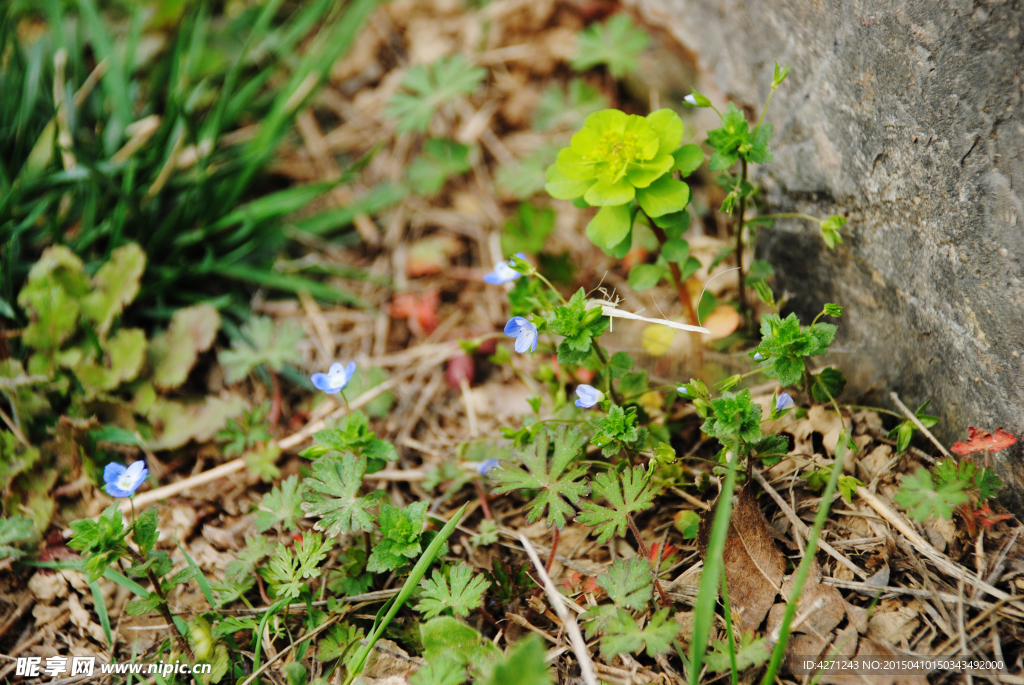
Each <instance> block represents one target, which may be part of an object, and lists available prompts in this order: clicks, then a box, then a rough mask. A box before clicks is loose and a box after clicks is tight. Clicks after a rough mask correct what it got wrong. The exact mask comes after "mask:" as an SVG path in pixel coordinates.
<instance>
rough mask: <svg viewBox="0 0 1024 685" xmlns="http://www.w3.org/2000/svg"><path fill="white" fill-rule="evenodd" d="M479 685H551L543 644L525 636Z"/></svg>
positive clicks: (536, 638) (534, 638)
mask: <svg viewBox="0 0 1024 685" xmlns="http://www.w3.org/2000/svg"><path fill="white" fill-rule="evenodd" d="M480 682H481V685H551V682H552V680H551V674H550V673H548V666H547V663H546V662H545V660H544V644H543V643H542V642H541V641H540V638H539V637H538V636H537V635H527V636H526V637H524V638H522V639H520V640H518V641H517V642H516V643H515V645H513V646H512V651H511V652H510V653H509V655H508V657H507V658H505V659H502V660H501V661H500V662H498V663H497V664H495V665H494V669H493V670H492V671H491V672H490V674H489V676H488V677H487V678H485V679H484V680H483V681H480Z"/></svg>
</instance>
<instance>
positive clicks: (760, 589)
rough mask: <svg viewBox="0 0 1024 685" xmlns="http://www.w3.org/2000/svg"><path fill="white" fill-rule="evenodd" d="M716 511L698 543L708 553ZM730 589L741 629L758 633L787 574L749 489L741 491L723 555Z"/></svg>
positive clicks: (703, 521)
mask: <svg viewBox="0 0 1024 685" xmlns="http://www.w3.org/2000/svg"><path fill="white" fill-rule="evenodd" d="M714 514H715V508H714V507H712V508H711V509H709V510H708V511H706V512H705V514H704V517H703V518H702V519H701V524H700V530H699V532H698V535H697V542H698V546H699V548H700V553H701V556H702V557H703V556H704V555H705V554H706V553H707V544H708V537H709V536H710V534H711V522H712V521H713V520H714ZM722 560H723V563H724V564H725V578H726V582H727V583H728V587H729V604H730V606H731V607H732V610H733V613H735V614H737V615H738V616H739V617H740V620H741V621H742V623H743V627H742V628H741V630H756V629H757V627H758V626H760V625H761V622H762V621H764V618H765V616H767V615H768V610H769V609H771V607H772V604H774V603H775V597H776V595H777V594H778V591H779V586H780V585H781V583H782V578H783V576H784V575H785V571H786V560H785V558H784V557H783V556H782V552H780V551H779V549H778V547H776V546H775V541H774V540H773V539H772V534H771V531H770V530H769V528H768V522H767V521H766V520H765V518H764V514H762V513H761V508H760V507H759V506H758V504H757V500H755V499H754V496H753V495H751V494H750V490H749V488H743V489H742V490H740V492H739V496H738V497H737V502H736V504H735V506H734V507H733V511H732V520H731V521H730V523H729V536H728V538H726V541H725V550H724V552H723V555H722Z"/></svg>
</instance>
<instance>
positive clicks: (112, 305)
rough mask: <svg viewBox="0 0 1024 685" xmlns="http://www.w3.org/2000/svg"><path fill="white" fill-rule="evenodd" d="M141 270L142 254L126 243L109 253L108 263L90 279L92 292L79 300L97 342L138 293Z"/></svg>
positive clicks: (133, 244) (135, 245)
mask: <svg viewBox="0 0 1024 685" xmlns="http://www.w3.org/2000/svg"><path fill="white" fill-rule="evenodd" d="M145 269H146V253H145V252H143V251H142V248H141V247H139V246H138V244H137V243H128V244H127V245H123V246H121V247H119V248H117V249H116V250H114V251H113V252H111V253H110V260H109V261H108V262H107V263H106V264H104V265H103V266H101V267H100V270H99V271H97V272H96V275H95V276H93V278H92V288H93V290H92V292H90V293H89V294H88V295H87V296H86V297H85V298H84V299H83V300H82V316H83V317H85V318H86V319H89V320H90V321H92V322H93V324H94V326H95V328H96V333H97V334H98V335H99V336H100V338H101V339H102V338H105V337H106V335H107V332H108V331H109V330H110V326H111V324H113V322H114V317H116V316H119V315H120V314H121V312H122V311H124V308H125V307H127V306H128V305H129V304H131V302H132V300H134V299H135V296H136V295H137V294H138V293H139V280H140V279H141V278H142V272H143V271H144V270H145Z"/></svg>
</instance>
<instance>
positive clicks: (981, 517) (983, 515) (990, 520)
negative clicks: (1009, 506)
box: [974, 504, 1013, 528]
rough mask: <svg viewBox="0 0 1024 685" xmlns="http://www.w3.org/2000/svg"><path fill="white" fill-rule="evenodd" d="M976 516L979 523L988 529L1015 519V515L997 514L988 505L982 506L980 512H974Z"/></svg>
mask: <svg viewBox="0 0 1024 685" xmlns="http://www.w3.org/2000/svg"><path fill="white" fill-rule="evenodd" d="M974 516H975V517H976V518H977V519H978V522H979V523H980V524H981V525H983V526H985V527H986V528H991V527H992V526H994V525H996V524H997V523H999V522H1000V521H1009V520H1010V519H1012V518H1013V514H997V513H995V512H994V511H992V509H991V508H989V506H988V505H987V504H982V505H981V506H980V507H979V508H978V511H976V512H974Z"/></svg>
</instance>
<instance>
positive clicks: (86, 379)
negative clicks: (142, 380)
mask: <svg viewBox="0 0 1024 685" xmlns="http://www.w3.org/2000/svg"><path fill="white" fill-rule="evenodd" d="M103 351H104V353H105V354H104V356H105V357H106V359H103V360H101V362H100V363H95V362H93V361H83V362H80V363H78V364H75V365H74V372H75V376H77V378H78V381H79V382H80V383H81V384H82V388H83V390H84V391H85V396H86V398H87V399H92V398H93V397H95V396H96V395H98V394H100V393H102V392H107V391H110V390H114V389H115V388H117V387H118V386H119V385H121V383H124V382H126V381H130V380H133V379H134V378H135V377H136V376H137V375H138V373H139V371H141V370H142V363H143V362H144V361H145V359H146V334H145V333H144V332H143V331H142V330H141V329H139V328H122V329H121V330H119V331H118V332H117V333H115V334H114V335H113V336H112V337H111V338H109V339H108V340H107V341H106V342H105V344H104V345H103Z"/></svg>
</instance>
